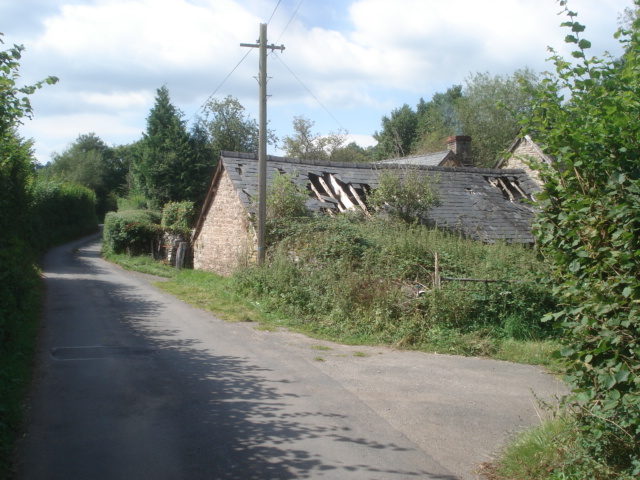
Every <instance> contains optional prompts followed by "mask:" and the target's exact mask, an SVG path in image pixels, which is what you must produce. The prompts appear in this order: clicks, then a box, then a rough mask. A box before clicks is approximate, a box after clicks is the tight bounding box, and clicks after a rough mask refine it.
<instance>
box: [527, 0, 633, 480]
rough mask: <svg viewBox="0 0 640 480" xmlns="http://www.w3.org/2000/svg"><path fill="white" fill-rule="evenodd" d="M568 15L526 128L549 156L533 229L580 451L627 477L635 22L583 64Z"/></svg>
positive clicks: (581, 42) (582, 48) (577, 29)
mask: <svg viewBox="0 0 640 480" xmlns="http://www.w3.org/2000/svg"><path fill="white" fill-rule="evenodd" d="M561 4H562V5H565V4H566V2H565V1H562V2H561ZM639 6H640V2H636V7H639ZM566 13H567V16H568V21H567V22H565V23H564V24H563V25H564V26H565V27H568V28H570V29H571V34H569V35H568V36H567V37H566V40H567V42H569V43H571V44H575V47H576V49H575V51H574V52H573V57H574V59H575V60H574V61H575V63H573V62H571V61H567V60H565V59H563V58H561V57H560V56H558V55H555V56H554V57H553V61H554V64H555V67H556V73H555V74H554V75H549V76H548V77H547V78H546V79H545V80H544V81H543V82H542V88H541V89H540V90H539V91H538V92H536V100H535V103H534V111H533V115H532V117H531V118H530V119H529V121H528V122H527V124H526V129H527V130H528V132H529V133H531V134H532V135H535V136H536V138H537V139H538V140H539V141H540V142H541V143H542V144H543V145H545V147H546V151H547V153H549V154H551V155H553V156H555V162H554V163H553V164H552V165H551V166H550V167H549V168H545V169H543V170H542V171H541V178H542V179H543V180H544V181H545V186H544V192H543V193H542V194H541V195H539V200H540V203H541V206H542V211H541V213H540V215H539V216H538V219H537V225H536V229H535V230H536V235H537V238H538V244H539V246H540V250H541V252H542V253H543V254H544V255H545V257H546V258H547V260H548V262H549V264H550V266H551V268H552V271H553V274H554V275H555V277H556V279H557V281H558V288H557V291H556V293H557V295H559V296H561V298H562V300H563V301H562V305H563V307H564V308H562V309H558V310H557V311H556V312H554V313H553V315H549V316H548V317H547V318H548V320H550V321H555V322H556V324H557V326H558V328H559V330H560V332H561V338H562V339H563V342H564V344H565V347H564V348H563V349H562V351H561V354H562V356H563V358H564V360H565V362H566V367H567V370H568V372H567V376H566V380H567V382H568V383H569V385H570V387H571V389H572V391H573V394H572V396H571V397H570V398H569V399H568V402H569V403H570V404H571V405H572V406H573V407H574V408H576V409H577V412H578V418H579V420H580V425H581V427H582V429H583V435H582V438H581V440H582V442H583V445H584V446H586V447H587V449H588V451H589V452H590V455H591V456H592V457H593V458H596V459H598V460H599V461H600V462H602V463H604V464H606V465H608V466H609V467H612V468H615V470H616V471H618V473H619V474H620V475H636V476H637V475H640V243H639V239H640V166H639V165H640V163H639V161H640V144H639V143H638V138H640V122H638V118H640V102H638V98H640V76H639V75H638V71H640V19H637V15H636V20H635V22H634V23H633V26H632V28H631V30H630V31H626V32H624V31H620V32H618V36H619V38H620V39H621V41H622V43H623V45H624V47H625V49H626V52H625V54H624V57H623V59H622V61H621V62H618V61H613V60H611V59H606V60H601V59H598V58H588V57H587V50H588V48H589V47H590V45H591V44H590V42H589V41H588V40H585V39H583V38H581V32H583V31H584V30H585V27H584V26H583V25H581V24H580V23H578V22H577V21H575V16H576V15H577V14H576V13H574V12H570V11H569V10H568V9H567V10H566ZM566 96H568V98H567V99H565V97H566ZM576 468H580V466H579V464H578V465H577V467H576ZM588 472H589V467H585V468H584V469H583V470H582V473H583V474H584V475H587V474H588Z"/></svg>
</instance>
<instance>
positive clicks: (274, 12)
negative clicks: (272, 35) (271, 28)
mask: <svg viewBox="0 0 640 480" xmlns="http://www.w3.org/2000/svg"><path fill="white" fill-rule="evenodd" d="M281 1H282V0H278V4H277V5H276V8H274V9H273V13H272V14H271V16H270V17H269V21H268V22H267V25H269V24H270V23H271V19H272V18H273V16H274V15H275V14H276V10H278V7H279V6H280V2H281Z"/></svg>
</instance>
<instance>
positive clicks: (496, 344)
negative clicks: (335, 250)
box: [106, 255, 558, 369]
mask: <svg viewBox="0 0 640 480" xmlns="http://www.w3.org/2000/svg"><path fill="white" fill-rule="evenodd" d="M106 258H107V260H109V261H112V262H114V263H117V264H119V265H121V266H122V267H123V268H126V269H131V270H135V271H139V272H143V273H151V274H153V275H158V276H163V277H166V278H169V279H170V280H169V281H167V282H158V283H157V284H156V286H157V287H158V288H160V289H161V290H164V291H166V292H167V293H170V294H172V295H174V296H176V297H178V298H180V299H181V300H183V301H184V302H186V303H189V304H191V305H193V306H195V307H197V308H201V309H203V310H207V311H209V312H212V313H214V314H216V315H217V316H219V317H220V318H222V319H224V320H226V321H231V322H258V323H259V324H260V328H261V329H262V330H267V331H268V330H276V329H277V328H279V327H284V328H287V329H289V330H292V331H295V332H298V333H303V334H306V335H308V336H310V337H313V338H318V339H322V340H331V341H335V342H340V343H344V344H351V345H384V344H388V345H392V346H396V347H399V348H402V347H403V345H402V344H401V343H394V342H393V341H391V342H390V341H389V338H390V337H389V335H388V332H377V333H374V332H372V333H370V334H367V335H362V334H358V333H355V332H354V331H353V329H351V328H349V327H348V325H345V324H340V323H336V324H333V325H330V326H329V327H328V328H324V327H327V326H326V325H324V326H323V325H322V322H315V321H311V320H310V319H305V318H302V317H299V316H296V315H292V314H288V313H287V312H282V311H279V310H274V309H273V308H272V306H271V305H270V302H268V301H260V300H250V299H248V298H247V297H246V296H245V295H240V294H239V293H237V291H236V286H235V282H234V280H233V279H230V278H224V277H220V276H218V275H216V274H214V273H210V272H203V271H198V270H181V271H179V270H176V269H175V268H172V267H168V266H164V265H158V266H157V267H154V266H153V265H151V263H152V262H153V260H151V259H150V258H149V257H130V256H128V255H109V256H108V257H106ZM409 348H411V349H412V350H419V351H424V352H434V353H441V354H450V355H464V356H483V357H488V358H494V359H498V360H505V361H511V362H516V363H523V364H530V365H541V366H545V367H548V368H551V369H553V368H554V361H553V360H552V356H551V354H552V352H553V351H554V350H556V349H557V348H558V344H557V343H556V342H554V341H552V340H542V341H535V340H514V339H504V340H501V339H497V338H492V337H491V336H490V335H487V334H485V333H483V332H475V333H470V334H459V333H457V332H455V331H451V330H442V329H440V330H436V331H434V332H433V334H432V335H430V336H427V337H425V339H424V340H423V341H422V342H420V343H419V344H413V345H411V346H410V347H409Z"/></svg>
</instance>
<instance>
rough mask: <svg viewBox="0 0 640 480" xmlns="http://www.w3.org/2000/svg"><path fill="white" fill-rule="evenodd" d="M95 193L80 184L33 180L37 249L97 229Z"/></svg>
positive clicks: (33, 214)
mask: <svg viewBox="0 0 640 480" xmlns="http://www.w3.org/2000/svg"><path fill="white" fill-rule="evenodd" d="M95 205H96V195H95V193H94V192H93V190H90V189H88V188H86V187H83V186H81V185H77V184H73V183H64V182H49V181H39V182H36V183H35V185H34V189H33V205H32V218H33V235H32V237H31V238H32V241H33V243H34V247H35V248H36V249H37V250H44V249H45V248H47V247H50V246H52V245H57V244H60V243H64V242H66V241H68V240H71V239H73V238H77V237H80V236H82V235H85V234H88V233H91V232H94V231H96V230H97V229H98V218H97V217H96V208H95Z"/></svg>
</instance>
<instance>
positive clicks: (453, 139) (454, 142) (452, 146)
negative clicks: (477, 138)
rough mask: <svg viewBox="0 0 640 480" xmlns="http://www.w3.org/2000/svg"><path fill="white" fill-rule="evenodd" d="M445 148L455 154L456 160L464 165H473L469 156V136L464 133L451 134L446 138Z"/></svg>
mask: <svg viewBox="0 0 640 480" xmlns="http://www.w3.org/2000/svg"><path fill="white" fill-rule="evenodd" d="M447 148H448V149H449V150H451V151H452V152H453V153H455V154H456V157H458V160H460V162H461V163H462V165H464V166H465V167H473V159H472V158H471V137H468V136H466V135H452V136H450V137H449V138H447Z"/></svg>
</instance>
